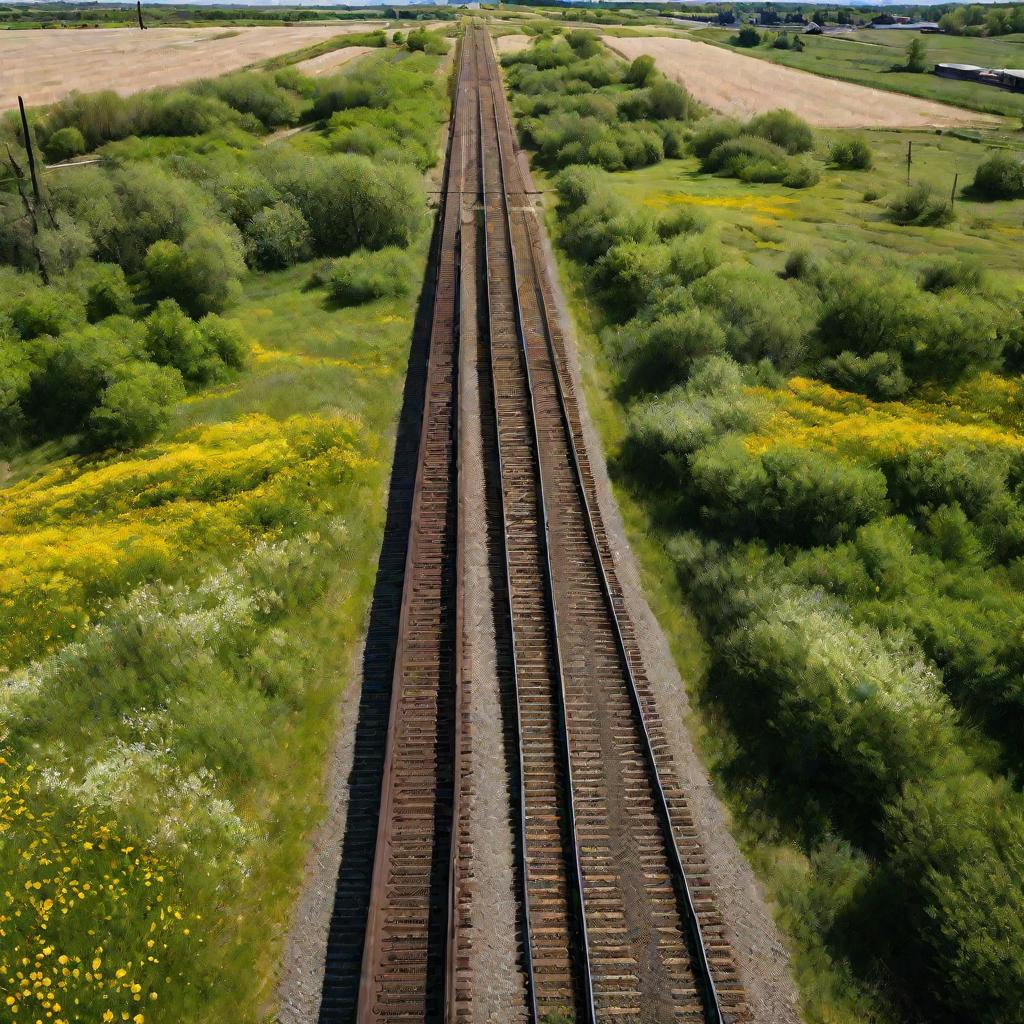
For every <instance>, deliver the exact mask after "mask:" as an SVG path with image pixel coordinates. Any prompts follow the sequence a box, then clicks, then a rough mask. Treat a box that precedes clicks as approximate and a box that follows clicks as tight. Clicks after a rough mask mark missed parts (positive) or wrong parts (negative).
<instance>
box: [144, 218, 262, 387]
mask: <svg viewBox="0 0 1024 1024" xmlns="http://www.w3.org/2000/svg"><path fill="white" fill-rule="evenodd" d="M232 230H233V229H232ZM143 269H144V270H145V272H146V279H147V281H148V283H149V288H150V291H151V293H152V294H153V296H154V297H156V298H158V299H162V298H166V299H174V300H175V301H176V302H177V303H178V304H179V305H180V306H181V307H182V308H183V309H185V310H187V311H188V312H189V313H190V314H191V315H192V316H196V317H199V316H203V315H204V314H205V313H214V312H219V311H220V310H222V309H224V308H225V307H226V306H228V305H230V303H231V302H233V301H234V300H235V298H236V297H237V295H238V292H239V285H238V280H239V278H241V276H242V274H243V273H244V272H245V262H244V260H243V259H242V244H241V240H240V239H239V238H238V237H237V232H235V234H234V235H232V234H231V233H229V232H228V230H227V229H226V227H222V226H215V225H211V226H210V227H205V228H198V229H197V230H195V231H193V232H192V233H191V234H190V235H189V236H188V237H187V238H186V239H185V241H184V243H183V244H182V245H181V246H178V245H176V244H175V243H174V242H167V241H161V242H154V243H153V245H151V246H150V247H149V249H148V250H147V251H146V258H145V260H144V261H143ZM186 376H187V374H186Z"/></svg>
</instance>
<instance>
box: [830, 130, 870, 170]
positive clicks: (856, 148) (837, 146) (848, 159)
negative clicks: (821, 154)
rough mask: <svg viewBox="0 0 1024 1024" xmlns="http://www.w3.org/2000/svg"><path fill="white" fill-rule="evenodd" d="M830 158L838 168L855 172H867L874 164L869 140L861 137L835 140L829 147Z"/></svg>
mask: <svg viewBox="0 0 1024 1024" xmlns="http://www.w3.org/2000/svg"><path fill="white" fill-rule="evenodd" d="M829 156H830V157H831V159H832V163H834V164H835V165H836V166H837V167H843V168H846V169H847V170H853V171H866V170H868V169H869V168H870V167H871V165H872V162H873V160H872V156H871V147H870V146H869V145H868V142H867V139H865V138H863V136H860V135H857V136H854V137H853V138H848V139H836V140H834V141H833V142H832V143H831V144H830V145H829Z"/></svg>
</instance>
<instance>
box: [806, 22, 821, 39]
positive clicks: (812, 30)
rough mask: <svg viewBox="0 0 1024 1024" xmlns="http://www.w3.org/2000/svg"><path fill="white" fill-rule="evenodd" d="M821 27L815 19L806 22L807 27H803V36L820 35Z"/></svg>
mask: <svg viewBox="0 0 1024 1024" xmlns="http://www.w3.org/2000/svg"><path fill="white" fill-rule="evenodd" d="M822 31H823V29H822V27H821V26H820V25H819V24H818V23H817V22H816V21H809V22H807V28H805V29H804V35H805V36H820V35H821V34H822Z"/></svg>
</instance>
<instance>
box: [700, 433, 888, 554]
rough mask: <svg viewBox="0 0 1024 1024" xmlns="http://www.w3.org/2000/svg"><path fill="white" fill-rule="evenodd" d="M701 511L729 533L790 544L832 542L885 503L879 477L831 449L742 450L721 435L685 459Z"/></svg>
mask: <svg viewBox="0 0 1024 1024" xmlns="http://www.w3.org/2000/svg"><path fill="white" fill-rule="evenodd" d="M690 472H691V487H692V489H693V493H694V500H695V501H696V502H697V503H698V504H699V505H700V508H701V515H702V517H703V518H704V519H705V521H707V522H708V523H710V524H712V525H713V526H714V527H715V528H716V529H723V530H726V531H728V532H729V533H730V534H732V535H734V536H761V537H765V538H766V539H768V540H771V541H783V542H786V543H792V544H805V545H812V544H833V543H835V542H836V541H838V540H841V539H842V538H843V537H845V536H848V535H849V534H851V533H852V532H853V530H855V529H856V528H857V527H858V526H860V525H862V524H864V523H867V522H870V521H871V520H872V519H875V518H877V517H878V516H879V515H880V514H881V513H882V512H883V510H884V508H885V498H886V484H885V477H884V476H883V475H882V474H881V473H880V472H879V471H878V470H877V469H871V468H867V467H863V466H859V465H856V464H854V463H847V462H843V461H840V460H838V459H837V458H836V457H835V456H834V455H833V454H831V453H827V452H825V453H823V452H815V451H810V450H807V449H803V448H785V447H777V448H772V449H771V450H769V451H767V452H765V453H764V454H763V455H760V456H758V455H752V454H750V453H749V452H748V450H747V448H746V446H745V445H744V444H743V441H742V439H741V438H738V437H725V438H723V439H722V440H721V441H718V442H715V443H713V444H711V445H709V446H708V447H706V448H701V449H700V450H699V451H697V452H696V453H694V455H693V457H692V458H691V459H690Z"/></svg>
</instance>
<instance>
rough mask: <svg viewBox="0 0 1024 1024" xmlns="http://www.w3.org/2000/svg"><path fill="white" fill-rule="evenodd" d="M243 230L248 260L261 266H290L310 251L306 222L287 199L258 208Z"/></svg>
mask: <svg viewBox="0 0 1024 1024" xmlns="http://www.w3.org/2000/svg"><path fill="white" fill-rule="evenodd" d="M244 234H245V249H246V253H247V254H248V257H249V260H250V262H251V263H252V264H253V265H254V266H257V267H260V268H262V269H264V270H276V269H280V268H281V267H290V266H291V265H292V264H293V263H298V262H299V261H300V260H302V259H305V258H306V256H307V255H308V254H309V225H308V224H307V223H306V218H305V217H303V216H302V213H301V212H300V211H299V210H297V209H296V208H295V207H294V206H292V205H291V204H290V203H285V202H277V203H275V204H274V205H273V206H270V207H267V208H266V209H263V210H260V211H259V213H257V214H255V215H254V216H253V218H252V219H251V220H250V221H249V223H248V224H247V225H246V227H245V232H244Z"/></svg>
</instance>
